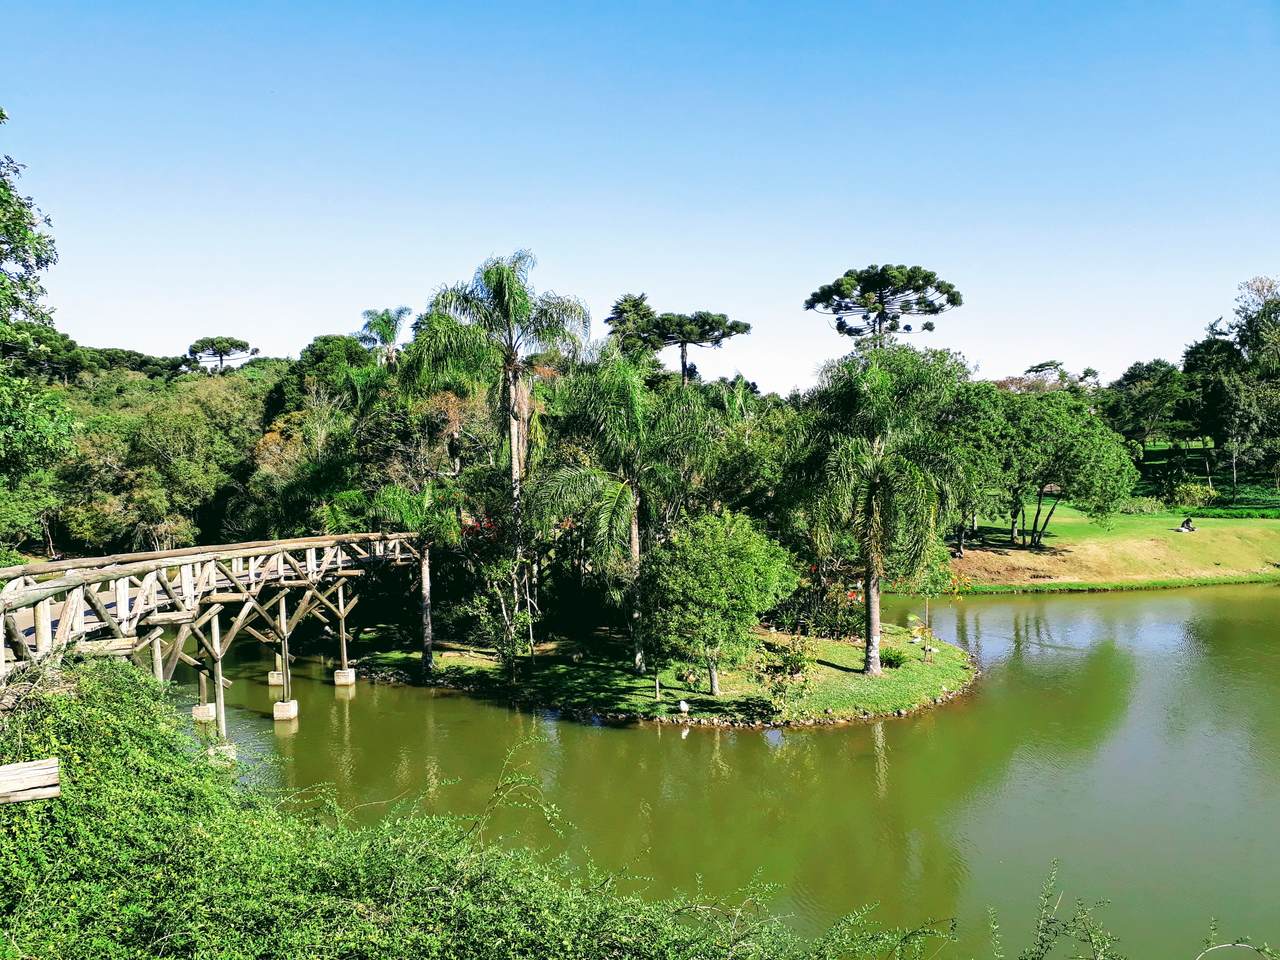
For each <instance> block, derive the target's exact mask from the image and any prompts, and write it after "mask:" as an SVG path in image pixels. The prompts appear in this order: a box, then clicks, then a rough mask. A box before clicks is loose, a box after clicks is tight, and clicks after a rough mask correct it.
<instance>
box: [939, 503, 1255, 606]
mask: <svg viewBox="0 0 1280 960" xmlns="http://www.w3.org/2000/svg"><path fill="white" fill-rule="evenodd" d="M1193 513H1194V511H1193ZM1185 516H1186V514H1185V513H1178V514H1174V513H1165V514H1151V515H1144V516H1119V517H1115V518H1114V519H1113V520H1112V522H1111V523H1109V524H1107V525H1105V526H1103V525H1099V524H1096V523H1093V522H1092V521H1090V520H1089V519H1088V518H1087V517H1085V516H1083V515H1082V514H1080V513H1078V512H1077V511H1075V510H1072V509H1070V508H1068V507H1061V508H1059V509H1058V511H1057V513H1056V514H1055V515H1054V518H1053V523H1052V525H1051V526H1050V528H1049V536H1047V537H1046V538H1045V549H1044V550H1025V549H1013V548H1010V547H1009V546H1008V545H1007V544H1002V543H1000V542H998V535H996V534H994V533H990V532H989V536H988V540H989V541H990V542H989V544H988V546H986V547H978V548H975V549H968V550H966V551H965V556H964V557H963V558H958V559H955V560H953V561H952V564H953V566H954V568H955V570H956V571H957V572H958V573H960V574H961V575H963V576H964V577H965V578H967V579H968V580H969V581H970V582H971V583H972V585H973V586H974V587H975V588H977V589H982V588H984V587H991V586H1015V587H1019V588H1028V589H1065V588H1067V587H1069V586H1072V585H1076V586H1085V587H1093V588H1098V589H1101V588H1107V587H1110V588H1117V589H1126V588H1135V587H1142V586H1175V585H1190V584H1196V583H1231V582H1242V581H1253V580H1272V579H1280V520H1269V519H1257V518H1253V519H1235V518H1232V519H1221V518H1211V517H1205V518H1199V517H1197V518H1196V520H1195V525H1196V528H1197V529H1196V532H1195V533H1189V534H1188V533H1175V532H1174V531H1175V528H1176V527H1177V526H1178V524H1180V523H1181V522H1182V519H1183V517H1185Z"/></svg>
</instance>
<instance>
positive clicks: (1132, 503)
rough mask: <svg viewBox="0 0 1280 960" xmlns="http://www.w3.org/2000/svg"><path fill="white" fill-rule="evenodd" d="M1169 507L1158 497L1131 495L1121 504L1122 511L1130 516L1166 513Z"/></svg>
mask: <svg viewBox="0 0 1280 960" xmlns="http://www.w3.org/2000/svg"><path fill="white" fill-rule="evenodd" d="M1168 509H1169V508H1168V507H1166V506H1165V504H1164V501H1163V500H1161V499H1160V498H1158V497H1130V498H1129V499H1128V500H1126V501H1125V502H1124V503H1122V504H1120V511H1119V512H1120V513H1123V514H1127V515H1129V516H1140V515H1145V514H1152V513H1164V512H1165V511H1166V510H1168Z"/></svg>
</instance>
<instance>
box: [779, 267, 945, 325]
mask: <svg viewBox="0 0 1280 960" xmlns="http://www.w3.org/2000/svg"><path fill="white" fill-rule="evenodd" d="M963 302H964V298H963V297H961V296H960V291H959V290H957V289H956V287H955V284H953V283H948V282H947V281H946V280H941V279H939V278H938V275H937V274H936V273H934V272H933V271H932V270H926V269H925V268H924V267H908V266H905V265H903V264H898V265H897V266H893V265H889V264H886V265H884V266H878V265H876V264H872V265H871V266H869V267H864V268H863V269H861V270H846V271H845V273H844V275H843V276H840V277H837V278H836V279H835V280H834V281H833V282H831V283H827V284H823V285H822V286H821V287H819V288H818V289H817V290H815V291H813V293H811V294H809V297H808V299H806V300H805V302H804V308H805V309H806V310H818V311H820V312H822V313H830V314H832V315H834V316H835V318H836V330H838V331H839V332H840V333H843V334H844V335H845V336H848V337H862V336H867V335H871V336H877V337H878V336H882V335H883V334H886V333H893V332H896V331H898V330H901V331H902V332H903V333H913V332H914V327H913V325H912V324H911V323H909V322H908V323H904V322H903V318H904V317H905V318H909V317H916V316H918V317H934V316H937V315H938V314H940V313H942V312H943V311H945V310H950V309H951V308H952V307H958V306H960V305H961V304H962V303H963ZM920 329H921V330H926V331H928V330H932V329H933V321H932V320H925V321H924V322H923V323H922V324H921V325H920Z"/></svg>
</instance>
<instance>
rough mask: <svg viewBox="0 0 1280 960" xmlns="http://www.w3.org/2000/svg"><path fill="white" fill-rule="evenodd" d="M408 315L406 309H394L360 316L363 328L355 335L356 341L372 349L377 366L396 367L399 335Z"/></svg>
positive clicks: (371, 311) (374, 311)
mask: <svg viewBox="0 0 1280 960" xmlns="http://www.w3.org/2000/svg"><path fill="white" fill-rule="evenodd" d="M410 313H411V311H410V310H409V308H408V307H395V308H388V309H385V310H366V311H365V312H364V313H363V314H362V316H363V317H364V326H363V327H361V328H360V331H359V332H358V333H357V334H356V339H357V340H359V341H360V342H361V343H362V344H364V345H365V346H366V347H371V348H372V349H373V352H374V356H376V357H377V358H378V365H379V366H386V367H394V366H395V365H396V356H397V354H398V352H399V347H398V344H399V342H400V333H401V331H402V330H403V329H404V325H405V321H406V320H408V319H409V315H410Z"/></svg>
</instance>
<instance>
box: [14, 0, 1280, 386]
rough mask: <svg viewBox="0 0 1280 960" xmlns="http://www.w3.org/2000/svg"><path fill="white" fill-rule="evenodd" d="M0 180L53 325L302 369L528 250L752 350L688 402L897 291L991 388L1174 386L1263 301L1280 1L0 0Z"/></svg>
mask: <svg viewBox="0 0 1280 960" xmlns="http://www.w3.org/2000/svg"><path fill="white" fill-rule="evenodd" d="M0 23H2V24H3V26H2V27H0V30H2V31H3V33H4V35H5V36H4V42H3V51H4V52H3V55H2V56H0V105H3V106H4V107H5V108H6V109H7V110H8V112H9V113H10V116H11V119H10V122H9V124H7V125H6V126H5V127H4V128H0V152H2V153H9V154H12V155H13V156H14V157H15V158H16V159H18V160H20V161H22V162H25V163H26V164H27V165H28V171H27V174H26V176H25V178H24V180H23V186H24V189H25V191H26V192H28V193H31V194H33V195H34V196H35V197H36V199H37V200H38V202H39V203H40V204H41V206H42V207H43V208H44V209H45V211H46V212H47V213H48V214H50V215H51V216H52V217H53V221H54V232H55V235H56V237H57V240H58V245H59V249H60V252H61V262H60V263H59V264H58V265H57V266H56V267H55V268H54V270H53V271H52V273H51V275H50V277H49V281H48V287H49V290H50V299H51V302H52V305H53V306H54V307H56V309H57V313H56V317H57V321H58V324H59V326H60V327H61V328H62V329H64V330H66V331H67V332H69V333H70V334H71V335H72V336H74V337H76V338H77V339H78V340H80V341H81V342H84V343H88V344H92V345H113V346H129V347H134V348H136V349H142V350H147V351H150V352H155V353H170V354H172V353H181V352H183V351H184V350H185V348H186V345H187V344H188V343H189V342H190V341H191V340H192V339H194V338H195V336H197V335H202V334H213V333H227V334H235V335H240V336H243V337H245V338H246V339H248V340H250V341H252V342H253V343H255V344H257V345H258V346H260V347H261V348H262V349H263V351H264V352H266V353H270V354H292V355H296V354H297V352H298V351H299V350H300V349H301V347H302V346H303V345H304V344H305V343H306V342H307V341H309V340H310V339H311V338H312V337H313V336H315V335H317V334H321V333H334V332H348V331H351V330H353V329H354V328H355V327H356V326H358V324H359V315H360V312H361V311H362V310H363V309H365V308H367V307H382V306H394V305H399V304H408V305H410V306H413V307H415V308H420V307H421V306H423V305H424V304H425V302H426V301H427V299H428V298H429V296H430V295H431V293H432V291H434V290H435V289H436V288H437V287H438V286H439V285H440V284H442V283H446V282H452V281H456V280H462V279H465V278H467V277H469V276H470V275H471V273H472V272H473V270H474V268H475V266H476V264H477V263H478V262H480V261H481V260H482V259H484V258H485V257H487V256H489V255H491V254H495V253H506V252H510V251H511V250H513V249H515V248H517V247H529V248H531V249H533V251H534V252H535V253H536V254H537V256H538V258H539V261H540V263H539V267H538V270H537V272H536V275H535V281H536V282H537V283H538V285H539V286H540V287H544V288H548V289H555V290H557V291H559V292H562V293H572V294H576V295H578V296H580V297H582V298H583V299H584V300H585V301H586V302H587V303H588V305H589V306H590V307H591V310H592V314H593V316H594V318H595V319H596V329H597V330H602V329H603V323H602V318H603V317H604V316H605V315H606V314H607V313H608V309H609V305H610V304H611V303H612V302H613V300H614V299H615V298H616V297H617V296H618V295H619V294H621V293H624V292H640V291H643V292H646V293H648V294H649V298H650V301H651V302H652V303H653V304H654V305H655V306H657V307H658V308H659V309H660V310H675V311H681V312H684V311H689V310H694V309H711V310H717V311H723V312H726V313H728V314H729V315H730V316H732V317H734V318H738V319H742V320H746V321H748V322H750V323H751V324H753V325H754V327H755V330H754V332H753V333H752V334H751V335H750V336H749V337H743V338H739V339H738V340H736V341H732V342H731V343H730V344H728V345H727V346H726V347H724V348H723V349H721V350H719V351H714V352H711V351H696V354H697V356H696V359H697V361H698V362H699V364H700V365H701V367H702V369H703V370H704V372H706V373H707V374H710V375H717V374H720V373H726V374H731V373H733V372H734V371H735V370H741V371H742V372H743V373H745V374H746V375H748V376H749V377H751V378H752V379H755V380H757V381H758V382H759V383H760V384H761V386H763V387H766V388H772V389H786V388H789V387H791V386H793V385H804V384H806V383H808V382H811V380H812V377H813V372H814V369H815V367H816V366H817V365H818V364H819V363H820V362H821V361H822V360H823V359H825V358H827V357H830V356H834V355H837V354H839V353H841V352H844V350H846V349H847V348H848V346H849V343H848V341H846V340H844V339H843V338H841V337H839V336H837V335H836V334H835V333H834V332H833V331H832V330H831V329H830V328H829V327H828V325H827V324H826V321H825V318H823V317H820V316H818V315H816V314H812V313H806V312H805V311H804V310H803V309H801V304H802V302H803V300H804V298H805V296H806V295H807V294H808V293H809V292H810V291H811V290H812V289H814V288H815V287H816V286H818V285H819V284H821V283H824V282H828V281H830V280H832V279H833V278H834V277H835V276H836V275H837V274H839V273H840V272H842V271H843V270H844V269H846V268H848V267H851V266H865V265H866V264H868V263H883V262H905V263H920V264H923V265H925V266H927V267H929V268H930V269H933V270H936V271H937V272H938V273H939V274H940V275H941V276H943V277H944V278H946V279H948V280H951V281H952V282H954V283H955V284H957V286H959V288H960V289H961V290H962V291H963V293H964V296H965V301H966V302H965V306H964V307H963V308H961V309H960V310H958V311H955V312H953V313H951V314H947V315H945V316H944V317H942V318H940V322H939V331H938V332H937V333H936V334H933V335H932V336H928V335H925V337H923V338H921V339H925V340H927V342H929V343H931V344H934V345H938V346H948V347H954V348H956V349H959V350H961V351H962V352H963V353H964V354H965V355H966V356H967V357H968V358H969V359H970V361H971V362H974V363H976V364H978V366H979V369H980V373H981V375H984V376H1001V375H1005V374H1009V373H1017V372H1021V370H1023V369H1024V368H1025V367H1027V366H1028V365H1029V364H1032V363H1035V362H1038V361H1042V360H1048V359H1058V360H1063V361H1065V362H1066V363H1067V364H1068V365H1069V366H1071V367H1072V368H1074V369H1079V368H1081V367H1084V366H1090V365H1091V366H1095V367H1098V368H1099V369H1101V370H1102V372H1103V373H1104V375H1106V376H1108V377H1110V376H1114V375H1116V374H1118V373H1119V372H1120V371H1121V370H1123V368H1124V367H1125V366H1127V365H1128V363H1129V362H1131V361H1132V360H1135V359H1147V358H1150V357H1152V356H1165V357H1169V358H1177V357H1178V356H1179V355H1180V353H1181V350H1182V347H1183V346H1184V345H1185V344H1186V343H1187V342H1188V341H1190V340H1192V339H1193V338H1195V337H1196V336H1197V335H1198V334H1199V333H1200V331H1201V330H1202V329H1203V327H1204V326H1205V324H1206V323H1208V322H1209V321H1211V320H1213V319H1214V318H1215V317H1217V316H1219V315H1221V314H1224V313H1228V312H1229V311H1230V309H1231V305H1232V301H1233V297H1234V294H1235V286H1236V284H1237V283H1238V282H1240V281H1242V280H1245V279H1247V278H1248V277H1251V276H1254V275H1256V274H1260V273H1267V274H1277V273H1280V0H1256V2H1233V0H1219V2H1203V3H1179V2H1171V0H1165V2H1153V3H1126V2H1115V0H1108V2H1061V3H1049V2H1035V3H1031V2H1028V3H1021V4H1014V3H1009V4H1001V3H926V2H918V3H909V4H908V3H902V2H883V3H831V4H817V3H787V4H782V3H769V4H765V3H761V4H736V3H735V4H710V3H698V2H692V0H686V2H679V3H670V4H658V3H646V4H624V3H599V2H594V3H580V4H555V5H552V4H532V3H524V4H519V5H507V4H503V3H490V4H477V3H459V4H456V5H455V4H429V3H377V2H370V3H361V4H356V3H351V4H337V3H323V2H315V3H307V4H303V3H295V4H285V3H240V2H234V0H224V2H220V3H217V4H203V5H196V4H173V3H163V4H161V3H129V2H120V0H113V2H111V3H109V4H108V3H100V2H93V3H79V4H75V3H60V2H56V0H42V2H39V3H15V4H12V5H9V6H8V7H7V9H6V10H5V11H4V14H3V19H2V20H0Z"/></svg>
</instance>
